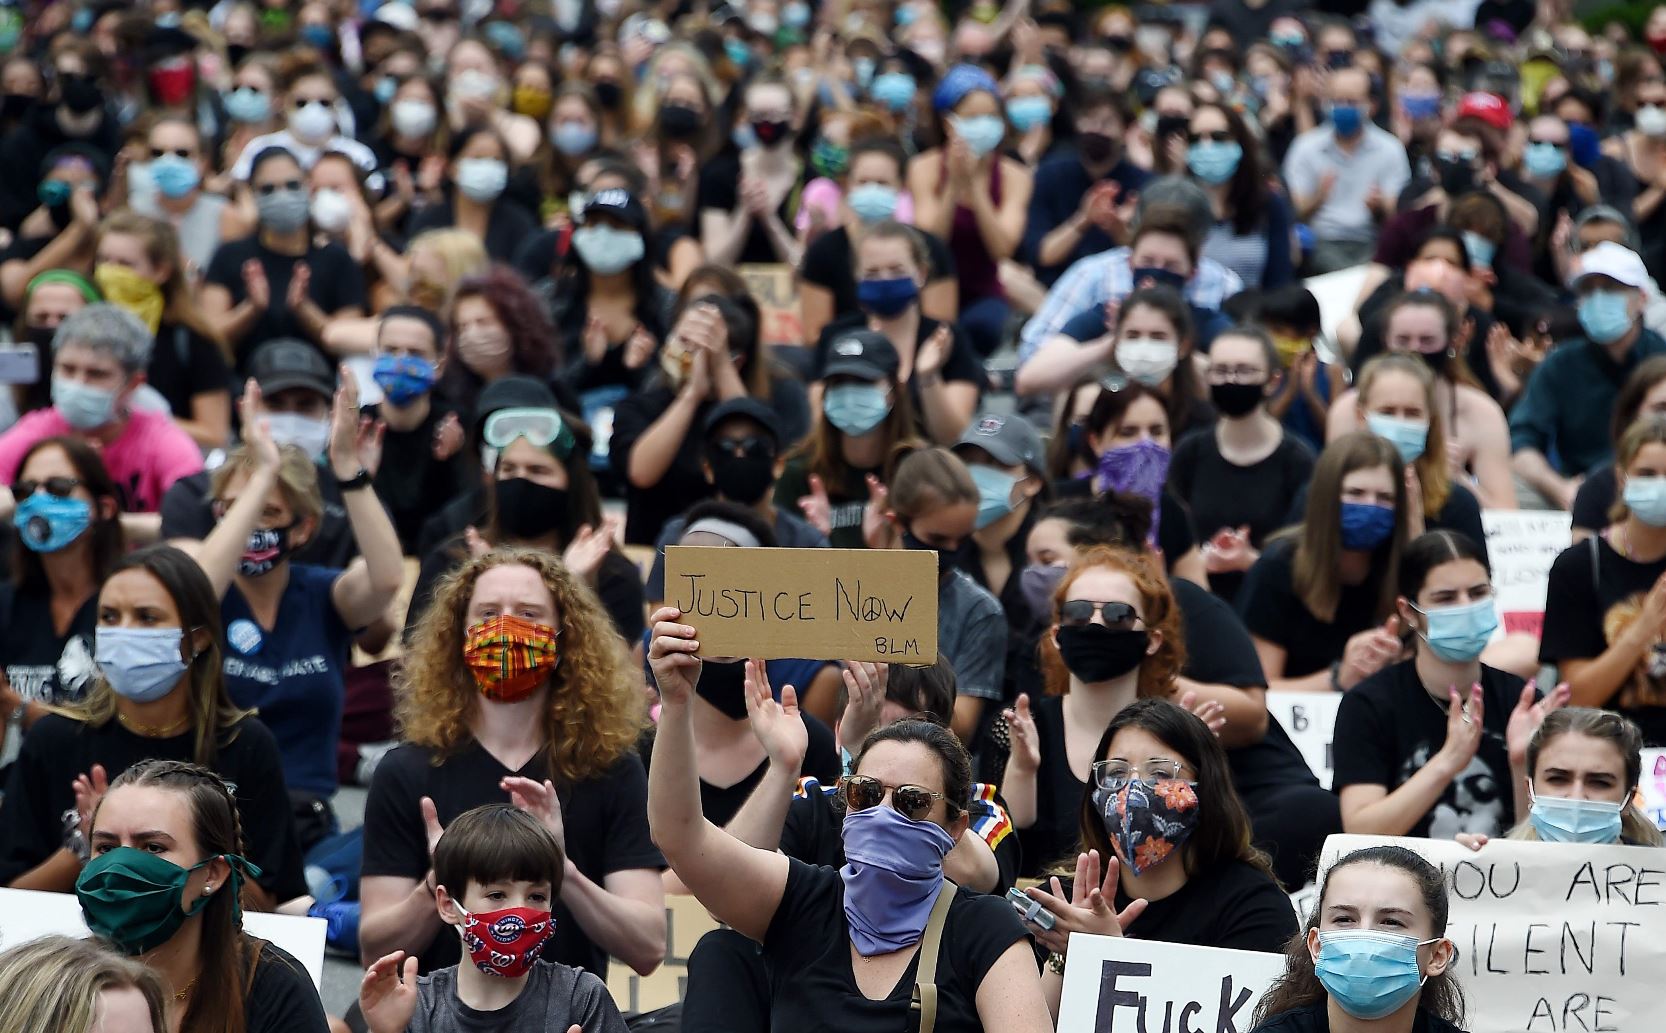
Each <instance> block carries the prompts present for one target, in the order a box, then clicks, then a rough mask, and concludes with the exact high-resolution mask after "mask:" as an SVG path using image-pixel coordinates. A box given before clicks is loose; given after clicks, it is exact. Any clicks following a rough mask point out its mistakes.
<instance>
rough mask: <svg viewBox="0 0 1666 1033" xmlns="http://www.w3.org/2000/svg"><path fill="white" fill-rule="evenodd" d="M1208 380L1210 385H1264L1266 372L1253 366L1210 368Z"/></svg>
mask: <svg viewBox="0 0 1666 1033" xmlns="http://www.w3.org/2000/svg"><path fill="white" fill-rule="evenodd" d="M1208 379H1209V383H1211V384H1264V383H1266V382H1267V371H1266V370H1264V369H1258V368H1256V367H1254V366H1210V367H1209V373H1208Z"/></svg>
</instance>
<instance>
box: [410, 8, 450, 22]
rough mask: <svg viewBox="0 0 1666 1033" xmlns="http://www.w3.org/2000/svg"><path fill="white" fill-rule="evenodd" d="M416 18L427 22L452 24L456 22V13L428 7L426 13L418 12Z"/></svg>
mask: <svg viewBox="0 0 1666 1033" xmlns="http://www.w3.org/2000/svg"><path fill="white" fill-rule="evenodd" d="M417 16H418V17H419V18H421V19H422V20H423V21H427V22H454V21H456V20H457V12H456V11H447V10H445V9H444V8H440V7H430V8H429V9H428V10H426V11H420V12H418V15H417Z"/></svg>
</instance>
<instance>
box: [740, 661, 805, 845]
mask: <svg viewBox="0 0 1666 1033" xmlns="http://www.w3.org/2000/svg"><path fill="white" fill-rule="evenodd" d="M746 717H747V720H748V721H750V722H751V725H752V734H753V735H755V736H757V737H758V742H759V743H761V744H762V745H763V748H764V752H765V753H766V754H767V755H768V756H769V767H768V768H766V769H764V777H763V780H762V781H760V782H759V783H758V785H757V787H756V788H754V789H753V790H752V795H751V796H748V797H747V798H746V802H745V803H744V804H742V805H741V808H740V810H738V811H736V812H735V816H734V817H733V818H730V819H729V824H728V825H726V826H724V831H725V832H727V833H728V834H729V835H731V836H733V837H735V838H736V839H738V840H740V841H741V842H742V843H745V844H746V845H747V846H751V847H756V848H757V849H759V850H771V851H773V850H776V849H778V848H779V847H780V845H781V832H782V830H783V829H785V828H786V827H787V811H788V810H789V809H790V808H791V807H792V799H793V789H794V787H795V786H797V785H798V776H799V772H801V771H802V770H803V768H804V754H805V752H806V751H807V750H808V749H809V748H810V733H809V730H808V729H806V728H805V727H804V718H803V716H802V715H801V714H800V713H799V711H798V693H797V692H796V691H795V690H794V689H793V687H792V686H791V685H785V686H782V688H781V702H779V703H777V702H776V701H775V694H774V693H773V692H771V691H770V687H769V675H768V674H767V673H766V672H765V671H764V668H763V666H762V665H759V666H757V667H753V666H751V665H750V664H749V665H747V668H746Z"/></svg>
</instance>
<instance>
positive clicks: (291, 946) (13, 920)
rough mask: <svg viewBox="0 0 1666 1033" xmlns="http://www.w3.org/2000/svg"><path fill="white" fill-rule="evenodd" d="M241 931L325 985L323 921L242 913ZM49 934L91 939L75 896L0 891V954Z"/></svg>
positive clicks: (313, 981) (319, 983)
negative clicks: (264, 942) (266, 942)
mask: <svg viewBox="0 0 1666 1033" xmlns="http://www.w3.org/2000/svg"><path fill="white" fill-rule="evenodd" d="M243 928H244V929H245V930H246V931H247V932H248V934H249V935H250V936H258V937H259V938H260V939H262V940H269V941H271V942H272V943H274V944H276V945H277V946H279V947H281V948H283V949H284V950H286V951H288V952H289V953H290V954H291V955H293V956H294V958H295V960H296V961H299V962H300V963H301V964H302V965H303V966H305V968H306V970H307V975H309V976H311V977H312V985H313V986H317V987H322V986H323V985H324V928H325V922H324V920H323V919H322V918H296V917H292V916H290V915H271V914H257V913H254V912H248V911H245V912H244V913H243ZM54 933H56V934H59V935H62V936H76V937H84V936H90V935H92V934H91V933H89V932H88V931H87V923H86V922H84V921H82V919H81V904H80V903H79V902H78V901H77V900H76V899H75V894H73V893H41V892H39V891H37V890H8V889H0V950H5V949H7V948H8V947H15V946H17V945H18V944H20V943H26V942H28V941H29V940H33V939H37V938H39V937H42V936H50V935H52V934H54Z"/></svg>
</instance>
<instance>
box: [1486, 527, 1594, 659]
mask: <svg viewBox="0 0 1666 1033" xmlns="http://www.w3.org/2000/svg"><path fill="white" fill-rule="evenodd" d="M1481 526H1482V527H1484V528H1485V529H1486V532H1487V557H1488V558H1489V559H1490V560H1491V561H1492V584H1493V591H1494V592H1495V593H1496V595H1497V599H1498V619H1499V621H1500V623H1501V625H1502V627H1503V630H1504V631H1505V632H1507V633H1509V632H1517V631H1521V632H1526V633H1528V634H1530V635H1532V636H1534V637H1535V638H1536V637H1538V635H1539V633H1540V631H1541V630H1542V629H1543V628H1544V623H1545V592H1546V590H1547V589H1548V587H1549V585H1550V565H1551V564H1552V563H1555V562H1556V557H1557V556H1559V555H1561V554H1562V552H1563V551H1564V550H1566V549H1567V547H1568V546H1569V545H1570V544H1572V542H1573V517H1572V515H1571V514H1568V513H1561V512H1552V511H1549V510H1543V509H1521V510H1508V509H1487V510H1482V512H1481Z"/></svg>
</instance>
